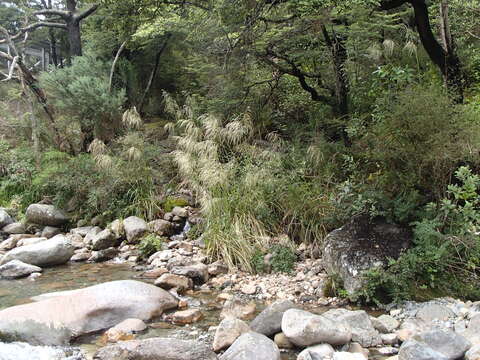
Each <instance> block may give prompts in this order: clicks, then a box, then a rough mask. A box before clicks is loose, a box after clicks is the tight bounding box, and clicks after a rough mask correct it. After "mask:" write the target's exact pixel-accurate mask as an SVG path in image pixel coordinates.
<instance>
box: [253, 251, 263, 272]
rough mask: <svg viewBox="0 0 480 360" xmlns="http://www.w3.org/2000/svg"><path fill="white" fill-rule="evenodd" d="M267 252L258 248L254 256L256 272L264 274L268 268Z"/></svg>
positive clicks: (254, 269)
mask: <svg viewBox="0 0 480 360" xmlns="http://www.w3.org/2000/svg"><path fill="white" fill-rule="evenodd" d="M264 258H265V254H264V253H263V252H262V251H261V250H259V249H257V250H256V251H255V252H254V253H253V256H252V269H253V271H254V272H255V273H256V274H263V273H264V272H265V270H266V266H265V261H264Z"/></svg>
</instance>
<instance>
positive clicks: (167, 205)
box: [162, 196, 188, 212]
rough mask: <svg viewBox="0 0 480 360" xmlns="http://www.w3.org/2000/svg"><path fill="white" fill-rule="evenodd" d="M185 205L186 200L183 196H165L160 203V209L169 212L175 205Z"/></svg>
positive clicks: (186, 204) (186, 203)
mask: <svg viewBox="0 0 480 360" xmlns="http://www.w3.org/2000/svg"><path fill="white" fill-rule="evenodd" d="M177 206H179V207H185V206H188V201H187V200H185V199H183V198H177V197H171V196H169V197H167V198H166V199H165V201H164V202H163V203H162V209H163V210H164V211H165V212H171V211H172V210H173V208H175V207H177Z"/></svg>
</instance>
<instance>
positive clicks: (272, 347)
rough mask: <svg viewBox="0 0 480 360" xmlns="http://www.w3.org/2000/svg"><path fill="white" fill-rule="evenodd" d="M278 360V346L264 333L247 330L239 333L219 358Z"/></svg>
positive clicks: (223, 359)
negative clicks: (241, 333)
mask: <svg viewBox="0 0 480 360" xmlns="http://www.w3.org/2000/svg"><path fill="white" fill-rule="evenodd" d="M252 359H255V360H280V350H279V349H278V346H277V345H276V344H275V343H274V342H273V341H272V340H270V339H269V338H268V337H266V336H265V335H262V334H259V333H255V332H248V333H245V334H243V335H241V336H240V337H239V338H238V339H237V340H236V341H235V342H234V343H233V344H232V346H230V347H229V348H228V350H227V351H225V352H224V353H223V354H222V356H220V357H219V360H252Z"/></svg>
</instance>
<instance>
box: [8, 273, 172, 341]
mask: <svg viewBox="0 0 480 360" xmlns="http://www.w3.org/2000/svg"><path fill="white" fill-rule="evenodd" d="M177 303H178V302H177V300H176V299H175V298H174V297H173V296H172V295H171V294H169V293H168V292H167V291H165V290H163V289H160V288H158V287H156V286H154V285H150V284H146V283H143V282H139V281H134V280H120V281H112V282H108V283H103V284H99V285H95V286H90V287H87V288H84V289H79V290H73V291H69V292H66V293H64V294H63V295H59V296H55V297H51V298H48V299H46V300H41V301H38V302H35V303H30V304H25V305H18V306H13V307H10V308H7V309H4V310H1V311H0V334H1V335H2V336H6V335H11V336H15V337H16V338H17V339H19V340H23V341H27V342H29V343H32V344H40V345H63V344H65V343H68V341H70V339H71V338H72V337H77V336H80V335H83V334H88V333H92V332H96V331H100V330H103V329H107V328H110V327H112V326H114V325H116V324H118V323H120V322H122V321H123V320H125V319H129V318H135V319H140V320H144V321H145V320H149V319H151V318H152V317H156V316H160V315H161V314H162V313H163V312H164V311H165V310H168V309H172V308H175V307H176V306H177Z"/></svg>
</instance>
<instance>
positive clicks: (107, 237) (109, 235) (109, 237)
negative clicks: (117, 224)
mask: <svg viewBox="0 0 480 360" xmlns="http://www.w3.org/2000/svg"><path fill="white" fill-rule="evenodd" d="M117 245H118V240H117V237H116V236H115V234H114V233H113V232H112V231H111V230H110V229H105V230H103V231H100V232H99V233H98V234H97V235H95V236H94V237H93V239H92V249H93V250H97V251H98V250H104V249H107V248H109V247H115V246H117Z"/></svg>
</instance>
